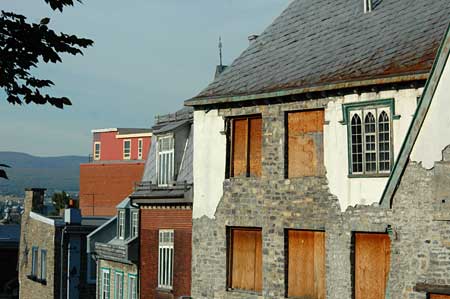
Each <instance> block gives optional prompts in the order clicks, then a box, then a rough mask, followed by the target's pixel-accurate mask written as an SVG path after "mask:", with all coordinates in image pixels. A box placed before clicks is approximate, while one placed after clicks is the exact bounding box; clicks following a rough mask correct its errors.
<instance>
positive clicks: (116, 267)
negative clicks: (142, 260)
mask: <svg viewBox="0 0 450 299" xmlns="http://www.w3.org/2000/svg"><path fill="white" fill-rule="evenodd" d="M98 267H99V268H98V269H99V270H100V271H98V272H97V273H99V274H98V275H97V281H98V283H97V292H100V291H101V288H102V280H101V279H102V276H101V269H102V268H106V269H109V271H110V272H109V273H110V283H111V285H110V298H120V297H119V296H117V297H116V294H115V279H114V274H115V272H122V273H123V298H130V297H128V294H129V293H128V292H129V288H128V277H129V275H130V274H131V275H136V277H137V273H138V269H137V266H136V265H132V264H124V263H118V262H113V261H108V260H99V261H98ZM138 281H139V279H137V282H136V283H138ZM137 287H138V292H139V286H137ZM97 298H101V296H100V295H99V296H97ZM138 298H139V294H138Z"/></svg>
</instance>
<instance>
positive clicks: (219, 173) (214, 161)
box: [193, 110, 226, 219]
mask: <svg viewBox="0 0 450 299" xmlns="http://www.w3.org/2000/svg"><path fill="white" fill-rule="evenodd" d="M223 131H224V120H223V118H222V117H221V116H219V115H218V111H217V110H211V111H209V112H205V111H195V112H194V207H193V218H194V219H196V218H200V217H202V216H207V217H209V218H214V213H215V211H216V207H217V205H218V204H219V201H220V199H221V198H222V194H223V181H224V180H225V160H226V136H225V135H224V134H222V133H221V132H223Z"/></svg>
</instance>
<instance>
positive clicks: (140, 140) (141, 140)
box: [138, 138, 144, 160]
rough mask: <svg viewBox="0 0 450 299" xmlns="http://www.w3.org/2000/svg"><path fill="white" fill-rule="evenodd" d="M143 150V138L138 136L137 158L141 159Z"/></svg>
mask: <svg viewBox="0 0 450 299" xmlns="http://www.w3.org/2000/svg"><path fill="white" fill-rule="evenodd" d="M143 152H144V139H142V138H139V139H138V159H139V160H142V157H143Z"/></svg>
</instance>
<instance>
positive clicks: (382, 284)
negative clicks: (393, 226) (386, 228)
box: [355, 233, 391, 299]
mask: <svg viewBox="0 0 450 299" xmlns="http://www.w3.org/2000/svg"><path fill="white" fill-rule="evenodd" d="M390 258H391V241H390V239H389V236H388V235H387V234H367V233H366V234H364V233H357V234H355V299H368V298H370V299H384V298H385V295H386V294H385V292H386V291H385V290H386V285H387V280H388V277H389V268H390Z"/></svg>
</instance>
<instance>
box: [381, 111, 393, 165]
mask: <svg viewBox="0 0 450 299" xmlns="http://www.w3.org/2000/svg"><path fill="white" fill-rule="evenodd" d="M378 139H379V144H378V146H379V149H378V153H379V165H380V166H379V167H380V171H383V172H387V171H390V164H391V161H390V122H389V116H388V115H387V113H386V112H385V111H382V112H381V113H380V116H379V118H378Z"/></svg>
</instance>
